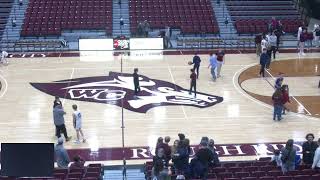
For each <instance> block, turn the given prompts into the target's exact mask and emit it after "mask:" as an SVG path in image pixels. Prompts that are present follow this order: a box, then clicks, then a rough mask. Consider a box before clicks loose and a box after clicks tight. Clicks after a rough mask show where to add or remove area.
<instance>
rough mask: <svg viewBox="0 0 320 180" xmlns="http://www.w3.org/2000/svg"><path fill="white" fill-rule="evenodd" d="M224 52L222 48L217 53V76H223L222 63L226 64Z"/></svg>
mask: <svg viewBox="0 0 320 180" xmlns="http://www.w3.org/2000/svg"><path fill="white" fill-rule="evenodd" d="M224 55H225V54H224V52H223V51H222V50H221V49H220V50H219V51H218V52H217V53H216V56H217V78H219V77H221V75H220V72H221V68H222V64H224Z"/></svg>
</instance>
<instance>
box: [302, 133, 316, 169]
mask: <svg viewBox="0 0 320 180" xmlns="http://www.w3.org/2000/svg"><path fill="white" fill-rule="evenodd" d="M306 140H307V141H306V142H304V143H303V144H302V161H303V163H304V164H309V165H311V164H312V163H313V158H314V154H315V152H316V149H317V148H318V144H317V142H315V141H314V135H313V134H312V133H309V134H307V135H306Z"/></svg>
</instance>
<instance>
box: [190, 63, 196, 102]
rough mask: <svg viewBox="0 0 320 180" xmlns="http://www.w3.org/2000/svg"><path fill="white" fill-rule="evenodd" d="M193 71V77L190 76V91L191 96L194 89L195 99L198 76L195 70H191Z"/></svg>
mask: <svg viewBox="0 0 320 180" xmlns="http://www.w3.org/2000/svg"><path fill="white" fill-rule="evenodd" d="M190 71H191V75H190V80H191V81H190V90H189V94H190V95H191V91H192V88H193V90H194V97H196V96H197V75H196V73H195V72H194V69H190Z"/></svg>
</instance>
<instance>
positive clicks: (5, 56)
mask: <svg viewBox="0 0 320 180" xmlns="http://www.w3.org/2000/svg"><path fill="white" fill-rule="evenodd" d="M8 55H9V54H8V53H7V52H6V51H2V52H1V59H0V63H2V64H8V61H7V57H8Z"/></svg>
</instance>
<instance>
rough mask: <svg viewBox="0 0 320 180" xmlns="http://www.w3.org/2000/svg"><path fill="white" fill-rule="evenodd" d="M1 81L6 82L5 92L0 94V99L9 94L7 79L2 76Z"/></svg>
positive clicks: (0, 76)
mask: <svg viewBox="0 0 320 180" xmlns="http://www.w3.org/2000/svg"><path fill="white" fill-rule="evenodd" d="M0 79H2V80H3V82H4V90H3V92H2V93H1V94H0V99H1V98H2V97H3V96H4V95H5V94H6V93H7V91H8V82H7V80H6V78H4V77H3V76H2V75H1V74H0ZM2 88H3V87H2Z"/></svg>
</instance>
